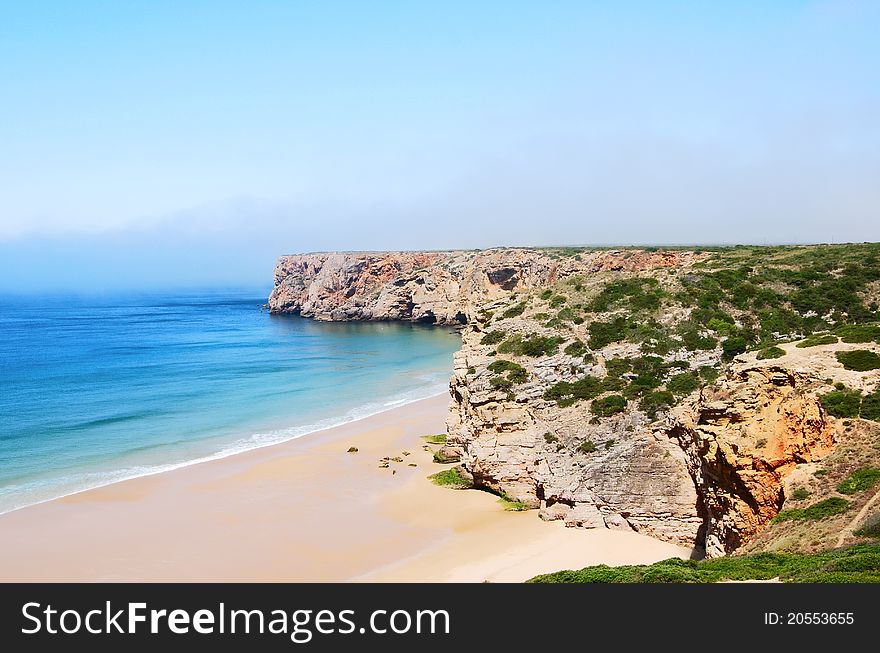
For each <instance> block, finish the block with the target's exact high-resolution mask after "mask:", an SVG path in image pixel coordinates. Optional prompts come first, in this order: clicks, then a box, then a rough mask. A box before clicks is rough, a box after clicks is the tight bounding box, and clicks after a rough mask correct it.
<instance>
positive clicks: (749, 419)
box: [269, 245, 880, 555]
mask: <svg viewBox="0 0 880 653" xmlns="http://www.w3.org/2000/svg"><path fill="white" fill-rule="evenodd" d="M860 247H861V248H862V249H859V248H860ZM865 248H867V249H865ZM876 249H877V247H876V246H870V245H866V246H849V247H848V248H774V249H772V250H771V249H767V250H761V249H756V250H747V251H744V250H742V249H740V248H733V249H730V250H717V251H713V252H701V251H681V250H670V251H646V250H633V249H620V250H582V249H581V250H579V249H572V248H559V249H545V250H536V249H495V250H486V251H459V252H411V253H328V254H308V255H301V256H285V257H282V258H281V259H280V260H279V263H278V266H277V267H276V270H275V288H274V289H273V291H272V294H271V296H270V298H269V307H270V309H271V310H272V311H273V312H275V313H295V314H300V315H303V316H306V317H312V318H315V319H319V320H407V321H416V322H424V323H436V324H446V325H456V326H458V327H460V328H461V334H462V348H461V350H460V351H459V352H458V353H457V354H456V355H455V360H454V373H453V376H452V379H451V380H450V395H451V402H450V411H449V417H448V421H447V429H448V436H449V437H448V446H449V447H450V448H451V449H453V450H454V452H455V453H456V455H460V456H461V461H462V465H463V467H464V469H465V470H466V471H467V472H469V473H470V475H472V476H473V479H474V483H475V484H476V485H477V486H478V487H483V488H485V489H488V490H491V491H494V492H498V493H504V494H506V495H509V496H510V497H512V498H514V499H516V500H519V501H522V502H524V503H525V504H526V505H528V506H530V507H532V508H536V509H539V510H540V515H541V517H542V518H544V519H547V520H555V519H560V520H564V521H565V523H566V525H568V526H576V527H586V528H597V527H599V528H614V529H626V530H635V531H638V532H642V533H646V534H649V535H652V536H655V537H658V538H662V539H666V540H669V541H674V542H678V543H681V544H686V545H689V546H695V547H705V548H706V552H707V553H708V554H709V555H721V554H724V553H729V552H731V551H735V550H737V549H738V548H740V547H742V546H743V545H745V544H746V543H748V542H750V541H751V540H753V539H754V538H755V537H756V536H757V535H758V534H761V533H763V532H764V531H766V530H767V529H768V527H769V526H770V525H771V523H772V522H773V520H774V517H776V516H777V515H778V514H779V512H780V510H782V508H783V505H788V504H787V503H786V502H787V501H790V496H789V495H790V494H791V484H790V480H789V477H790V476H791V475H792V474H794V477H797V476H798V474H797V472H798V471H799V470H803V469H804V468H805V467H809V466H810V465H813V464H814V463H815V462H816V461H821V460H823V458H825V457H827V456H829V455H830V454H831V453H832V452H834V451H835V446H836V444H837V442H839V441H840V440H841V438H844V439H845V438H846V433H848V431H847V429H846V427H844V425H843V422H842V421H840V420H838V419H836V418H835V417H833V416H831V415H829V414H828V413H827V411H826V409H825V407H824V404H823V402H824V401H825V399H824V398H825V396H826V395H827V393H828V391H829V390H832V389H833V388H832V387H831V386H829V385H828V382H829V380H830V381H831V382H832V383H834V382H836V383H838V384H839V385H840V386H843V387H846V388H857V389H858V392H860V393H861V392H863V391H864V392H868V393H870V392H874V391H875V390H876V387H877V385H878V383H880V376H878V375H880V373H878V372H875V371H871V370H865V371H861V372H854V371H852V370H846V369H845V368H844V366H843V365H841V363H840V362H839V361H838V359H837V358H836V353H837V352H838V351H839V350H847V349H855V348H862V349H864V348H867V349H868V350H872V351H873V350H877V349H878V348H877V345H876V342H873V341H871V338H870V337H869V338H867V341H866V340H865V338H860V339H857V342H858V343H865V342H867V344H844V343H839V342H838V341H839V338H838V337H837V336H835V335H831V334H829V333H826V334H825V335H823V336H822V337H823V338H825V341H819V344H817V345H815V346H812V347H809V348H801V347H799V346H798V345H797V344H794V342H793V341H796V340H798V339H803V337H804V336H805V335H807V334H810V333H822V332H827V331H829V330H833V329H835V328H841V327H844V326H845V325H847V324H850V323H855V322H857V323H865V322H866V321H870V320H871V319H876V310H877V308H876V304H875V305H874V306H873V309H872V308H871V305H870V303H871V301H872V297H873V296H874V295H875V294H876V285H877V283H878V280H880V269H877V266H876V265H874V267H873V268H870V266H869V272H868V273H867V274H865V273H864V271H863V270H864V268H856V267H855V264H854V263H853V262H854V261H864V260H865V259H866V257H867V259H868V260H869V261H870V260H871V257H872V256H876V254H877V252H875V250H876ZM863 250H864V251H863ZM756 254H757V255H758V256H759V257H760V259H756V258H755V256H756ZM829 259H831V262H830V263H829ZM758 261H759V262H760V264H761V265H760V266H757V265H754V263H755V262H758ZM745 262H748V263H750V264H752V265H745V264H744V263H745ZM874 263H875V264H876V258H875V259H874ZM829 266H830V267H831V269H833V270H834V271H835V272H834V273H833V274H829V271H828V269H827V268H829ZM819 267H821V268H823V269H824V273H823V274H819V273H817V269H816V268H819ZM860 270H861V271H860ZM841 278H842V279H843V281H844V282H845V283H843V284H841V283H839V281H838V280H840V279H841ZM841 287H843V288H845V290H841V289H840V288H841ZM820 311H821V312H820ZM859 328H861V327H859ZM872 333H873V332H872ZM814 337H815V336H814ZM844 339H845V340H846V336H844ZM847 391H849V390H847ZM853 391H855V390H853ZM872 424H873V422H872ZM871 428H873V427H868V430H869V431H870V429H871ZM866 437H867V438H868V439H870V436H866ZM865 450H866V451H867V450H868V449H865ZM874 451H875V452H876V451H877V450H874ZM866 456H867V457H866V460H873V458H872V457H871V456H872V454H866ZM878 463H880V460H878ZM829 491H830V490H829ZM775 528H776V527H775V526H774V527H773V529H775ZM773 529H770V530H771V531H772V530H773Z"/></svg>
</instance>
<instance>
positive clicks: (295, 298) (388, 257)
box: [269, 249, 694, 325]
mask: <svg viewBox="0 0 880 653" xmlns="http://www.w3.org/2000/svg"><path fill="white" fill-rule="evenodd" d="M693 256H694V255H693V254H690V253H680V252H636V253H627V254H626V255H625V254H623V253H621V252H591V253H588V254H584V255H581V256H579V257H577V258H575V257H564V256H561V255H555V254H553V253H552V251H550V252H547V251H538V250H530V249H499V250H484V251H470V252H390V253H389V252H377V253H372V252H361V253H336V252H333V253H324V254H302V255H296V256H282V257H281V258H280V259H279V261H278V264H277V265H276V267H275V287H274V288H273V289H272V294H271V295H270V296H269V310H270V311H272V312H273V313H297V314H300V315H303V316H305V317H312V318H315V319H317V320H405V321H413V322H425V323H428V324H434V323H436V324H447V325H463V324H467V323H468V321H469V320H470V319H472V318H473V317H474V316H475V315H476V314H477V312H478V311H479V310H480V308H481V307H482V306H483V305H485V304H487V303H490V302H492V301H494V300H497V299H499V298H503V297H506V296H509V295H510V294H511V293H513V292H516V291H523V290H529V289H533V288H541V287H545V286H548V285H551V284H553V283H555V282H556V281H557V280H559V279H560V278H564V277H568V276H571V275H572V274H575V273H589V272H598V271H602V270H636V269H640V268H644V267H648V266H675V265H678V264H679V263H680V262H681V260H682V259H683V258H692V257H693Z"/></svg>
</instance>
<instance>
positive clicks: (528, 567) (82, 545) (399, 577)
mask: <svg viewBox="0 0 880 653" xmlns="http://www.w3.org/2000/svg"><path fill="white" fill-rule="evenodd" d="M447 404H448V397H447V396H445V395H437V396H434V397H430V398H428V399H422V400H418V401H414V402H412V403H409V404H406V405H403V406H400V407H393V408H390V409H388V410H385V411H382V412H379V413H376V414H374V415H371V416H369V417H365V418H362V419H359V420H355V421H351V422H348V423H345V424H342V425H339V426H335V427H333V428H329V429H325V430H322V431H316V432H313V433H311V434H309V436H308V437H299V438H295V439H292V440H287V441H285V442H282V443H277V444H272V445H269V446H264V447H261V448H257V449H250V450H247V451H244V452H241V453H235V454H232V455H229V456H226V457H223V458H217V459H213V460H209V461H205V462H200V463H198V464H190V465H187V466H184V467H179V468H177V469H173V470H168V471H164V472H162V473H157V474H153V475H149V476H140V477H137V478H133V479H129V480H124V481H119V482H116V483H112V484H109V485H105V486H102V487H99V488H94V489H90V490H84V491H82V492H78V493H75V494H71V495H68V496H66V497H63V498H59V499H54V500H51V501H47V502H44V503H40V504H36V505H32V506H28V507H25V508H21V509H18V510H15V511H12V512H8V513H5V514H3V515H0V541H2V542H3V556H0V581H7V582H8V581H111V582H113V581H146V582H161V581H207V582H222V581H228V582H244V581H291V582H295V581H299V582H319V581H403V582H419V581H425V582H430V581H464V582H480V581H484V580H491V581H521V580H525V579H526V578H529V577H531V576H534V575H536V574H538V573H544V572H550V571H557V570H559V569H563V568H572V567H582V566H586V565H589V564H599V563H607V564H630V563H647V562H654V561H656V560H660V559H663V558H668V557H672V556H676V555H678V556H682V557H687V555H688V554H689V551H688V550H687V549H684V548H682V547H677V546H675V545H672V544H669V543H665V542H660V541H658V540H654V539H651V538H648V537H645V536H641V535H637V534H634V533H624V532H618V531H606V530H602V531H584V530H580V529H566V528H564V527H562V525H561V524H546V523H543V522H541V521H540V520H539V519H538V517H537V514H536V513H535V512H534V511H531V512H523V513H510V512H505V511H504V510H503V509H502V508H501V506H500V504H499V503H498V501H497V498H496V497H494V496H493V495H490V494H488V493H485V492H479V491H462V490H450V489H448V488H442V487H437V486H434V485H433V484H432V483H431V482H430V481H428V480H427V479H426V477H427V476H428V475H429V474H432V473H434V472H436V471H439V470H440V469H444V468H445V467H444V466H440V465H437V464H435V463H433V462H431V453H430V452H429V451H426V450H425V449H424V448H423V445H424V444H425V443H424V441H423V440H421V439H420V436H422V435H428V434H432V433H439V432H442V431H443V430H444V421H445V417H446V409H447ZM349 447H357V448H358V451H357V452H356V453H348V448H349ZM404 451H407V452H409V455H405V454H403V452H404ZM386 456H390V457H400V458H401V460H402V462H400V463H396V462H392V463H391V465H390V467H389V468H388V469H382V468H380V467H379V461H380V459H381V458H383V457H386Z"/></svg>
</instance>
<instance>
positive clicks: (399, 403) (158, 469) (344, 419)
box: [0, 385, 447, 517]
mask: <svg viewBox="0 0 880 653" xmlns="http://www.w3.org/2000/svg"><path fill="white" fill-rule="evenodd" d="M425 392H428V393H429V394H426V395H424V396H418V397H415V398H403V399H394V398H393V397H392V398H389V399H388V400H387V401H385V402H384V403H382V404H381V405H382V407H381V408H379V409H378V410H374V411H372V412H370V411H367V412H366V413H365V414H355V415H352V413H358V412H359V411H360V410H363V409H364V408H366V407H367V406H372V405H374V404H375V403H378V402H374V403H368V404H364V405H363V406H356V407H355V408H352V409H350V410H349V411H348V412H347V413H345V414H344V415H343V416H341V417H339V418H332V417H327V418H324V419H321V420H318V421H317V422H313V423H311V424H305V425H303V426H301V427H287V428H286V429H285V428H278V429H273V430H272V431H269V432H268V433H269V434H271V433H273V432H276V431H283V430H292V429H298V428H304V429H308V430H306V431H303V432H302V433H297V434H296V435H291V436H289V437H282V438H281V439H279V440H272V441H268V442H262V443H258V444H255V445H254V446H251V447H246V448H240V449H238V448H235V449H233V448H230V447H232V446H233V445H234V444H235V443H236V442H239V441H241V440H243V439H244V436H243V437H240V438H238V439H236V440H234V441H232V443H230V444H229V445H227V446H226V447H224V448H222V449H220V450H219V451H217V452H215V453H212V454H208V455H205V456H200V457H198V458H193V459H191V460H184V461H181V462H171V463H166V464H159V465H153V466H151V467H147V468H146V469H147V471H143V472H139V473H135V474H132V475H131V476H125V475H123V476H121V477H120V478H114V479H111V480H108V481H106V482H102V483H99V484H97V485H89V486H88V487H83V488H80V489H76V490H72V491H71V492H65V493H63V494H58V495H55V496H51V497H48V498H45V499H40V500H39V501H35V502H33V503H28V504H25V505H22V506H16V507H15V508H10V509H8V510H4V509H0V517H2V516H3V515H8V514H10V513H14V512H17V511H19V510H25V509H27V508H31V507H33V506H39V505H42V504H44V503H49V502H52V501H58V500H60V499H65V498H67V497H72V496H76V495H77V494H81V493H83V492H90V491H92V490H99V489H101V488H105V487H109V486H111V485H115V484H116V483H125V482H127V481H133V480H137V479H139V478H147V477H150V476H157V475H159V474H166V473H169V472H174V471H177V470H179V469H185V468H187V467H193V466H196V465H202V464H204V463H210V462H214V461H216V460H224V459H226V458H229V457H231V456H237V455H240V454H246V453H248V452H250V451H257V450H259V449H265V448H266V447H274V446H276V445H282V444H286V443H288V442H292V441H294V440H298V439H300V438H303V437H306V436H313V435H316V434H319V433H322V432H323V431H329V430H331V429H335V428H339V427H343V426H347V425H349V424H354V423H356V422H359V421H361V420H364V419H368V418H370V417H374V416H376V415H381V414H382V413H386V412H390V411H393V410H397V409H398V408H403V407H405V406H409V405H410V404H414V403H418V402H420V401H424V400H426V399H431V398H433V397H439V396H445V395H446V393H447V387H446V386H445V385H444V386H442V387H438V388H437V390H436V392H434V391H433V390H431V388H428V387H426V388H425ZM390 403H393V404H394V405H388V404H390ZM337 420H341V421H337ZM254 435H262V434H261V433H253V434H251V436H250V437H253V436H254ZM126 469H129V468H123V469H122V470H119V472H120V473H124V472H125V471H126ZM106 473H107V474H112V472H106Z"/></svg>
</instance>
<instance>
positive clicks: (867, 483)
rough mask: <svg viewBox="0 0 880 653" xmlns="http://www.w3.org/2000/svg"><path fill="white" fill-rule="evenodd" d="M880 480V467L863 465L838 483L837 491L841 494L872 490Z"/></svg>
mask: <svg viewBox="0 0 880 653" xmlns="http://www.w3.org/2000/svg"><path fill="white" fill-rule="evenodd" d="M878 481H880V469H877V468H876V467H863V468H862V469H857V470H856V471H854V472H853V473H852V474H850V475H849V476H848V477H847V478H846V479H844V480H843V481H841V482H840V483H838V484H837V491H838V492H840V493H841V494H858V493H859V492H864V491H865V490H870V489H871V488H872V487H874V486H875V485H876V484H877V482H878Z"/></svg>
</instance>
